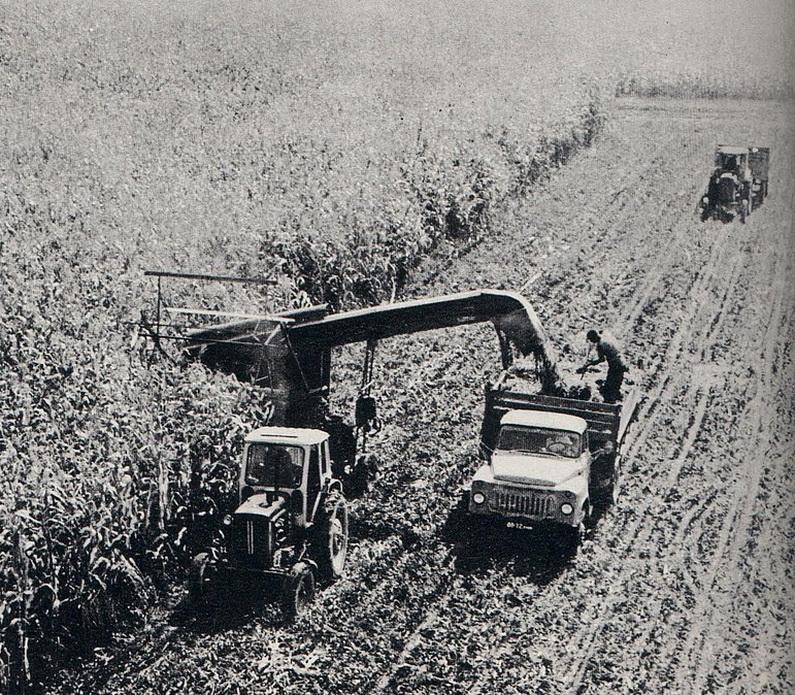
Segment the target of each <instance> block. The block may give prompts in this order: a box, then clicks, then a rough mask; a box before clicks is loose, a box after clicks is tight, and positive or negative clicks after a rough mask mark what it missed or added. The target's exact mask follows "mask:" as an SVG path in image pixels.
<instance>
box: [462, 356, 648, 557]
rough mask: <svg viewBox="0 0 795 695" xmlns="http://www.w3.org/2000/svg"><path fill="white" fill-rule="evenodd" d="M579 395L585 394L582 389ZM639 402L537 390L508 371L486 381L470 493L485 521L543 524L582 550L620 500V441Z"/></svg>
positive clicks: (571, 548) (470, 503) (474, 513)
mask: <svg viewBox="0 0 795 695" xmlns="http://www.w3.org/2000/svg"><path fill="white" fill-rule="evenodd" d="M578 395H579V394H578ZM638 406H639V395H638V392H637V390H634V389H633V390H632V391H630V393H629V394H627V396H626V397H625V398H624V399H623V401H622V402H620V403H602V402H597V401H593V400H590V399H588V400H585V399H582V398H572V397H567V396H566V395H561V394H560V392H559V393H558V394H550V393H549V392H546V393H545V392H544V389H541V390H540V392H539V391H538V389H537V387H536V386H535V385H534V384H533V382H532V381H530V380H527V379H526V378H521V377H516V376H512V375H511V373H510V371H506V372H503V374H502V375H501V376H500V378H499V379H498V380H497V382H496V383H494V384H487V385H486V398H485V407H484V417H483V424H482V428H481V456H482V457H483V459H484V463H483V464H482V465H481V466H480V467H479V468H478V470H477V471H476V473H475V475H474V476H473V477H472V479H471V483H470V485H469V486H468V487H467V488H466V489H465V491H464V500H465V501H466V502H467V507H468V512H469V514H470V515H471V517H472V518H474V519H476V520H479V521H486V520H488V521H489V522H492V523H494V522H497V523H500V524H508V525H512V526H519V527H530V528H544V529H546V531H547V532H549V534H550V535H552V537H553V538H555V540H556V544H557V545H558V547H559V548H560V549H561V551H562V552H563V553H564V554H572V553H576V551H577V548H578V547H579V545H580V543H581V542H582V539H583V534H584V533H585V529H586V526H587V524H588V523H589V521H590V520H592V518H594V516H593V515H595V514H599V513H602V512H604V511H605V510H606V509H607V508H608V507H609V506H610V505H611V504H614V503H615V502H616V501H617V498H618V492H619V481H620V471H621V461H622V447H624V446H625V443H626V438H627V434H628V432H629V429H630V426H631V424H632V423H633V422H634V420H635V418H636V416H637V411H638Z"/></svg>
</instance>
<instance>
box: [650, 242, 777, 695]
mask: <svg viewBox="0 0 795 695" xmlns="http://www.w3.org/2000/svg"><path fill="white" fill-rule="evenodd" d="M774 241H777V240H774ZM757 243H758V244H759V245H764V244H765V242H764V240H762V241H759V242H757ZM766 248H768V249H771V250H772V251H773V252H774V253H775V251H776V244H775V243H772V244H770V245H769V246H767V247H766ZM735 265H736V264H735ZM767 265H768V267H775V268H776V273H775V275H776V276H777V277H779V278H780V277H781V270H780V268H781V267H782V264H781V263H778V264H777V265H774V264H767ZM775 284H776V283H774V285H775ZM778 284H779V285H780V282H779V283H778ZM776 299H777V301H776V302H775V303H774V309H773V314H772V316H771V318H770V320H769V321H768V322H767V323H766V324H765V325H767V327H768V330H767V332H766V336H765V338H766V341H767V342H766V343H765V346H766V349H765V351H764V355H763V359H762V362H763V363H764V364H766V365H771V366H770V367H769V368H768V370H767V372H768V374H770V373H773V372H775V371H776V368H777V367H776V363H775V361H774V359H773V357H774V354H773V353H774V352H775V349H776V342H775V339H776V334H775V332H774V331H775V330H776V329H777V328H778V327H779V324H780V320H779V319H780V307H781V295H780V294H779V295H778V296H777V298H776ZM727 301H728V298H727V295H724V297H723V299H722V302H721V305H722V309H721V313H720V314H719V315H718V320H716V321H715V322H713V325H712V327H711V330H710V334H713V335H714V334H717V333H718V330H719V329H720V328H721V326H722V324H723V322H724V319H725V317H726V312H725V311H723V308H725V306H726V303H727ZM746 304H747V302H746ZM704 354H705V350H702V356H703V355H704ZM752 407H753V404H751V405H749V406H747V407H746V410H745V411H744V414H743V416H744V415H745V414H747V413H748V412H749V409H750V408H752ZM761 419H762V415H761V413H757V415H756V418H755V421H756V424H757V425H758V424H759V423H760V422H761ZM741 420H742V417H741ZM677 468H679V467H677ZM678 472H679V471H677V473H678ZM744 472H745V473H746V474H747V473H748V471H747V470H746V471H744ZM751 474H752V475H751V478H752V479H751V481H750V483H751V484H750V486H749V485H746V484H745V482H744V479H743V481H740V482H735V483H734V484H735V487H734V502H733V504H732V506H731V508H730V513H729V514H726V515H724V516H723V519H724V524H723V527H722V528H721V531H720V538H719V543H718V547H717V550H716V551H714V552H713V555H714V557H715V558H716V559H715V560H714V561H713V563H712V566H711V567H710V569H709V570H708V572H707V573H706V581H705V582H704V581H703V579H702V582H700V583H701V584H702V586H701V587H699V588H698V590H697V589H696V587H695V586H694V584H693V583H692V582H691V581H688V582H687V583H688V585H689V587H690V589H691V592H692V593H693V594H694V595H696V596H697V597H701V598H700V600H699V604H701V606H704V605H711V601H710V600H709V598H710V597H709V596H706V597H705V596H704V591H707V592H709V591H711V589H712V585H713V583H714V580H715V576H716V572H717V565H718V563H719V562H720V560H721V558H722V557H723V555H724V553H725V552H726V551H728V550H730V551H731V555H732V556H734V555H736V552H737V551H736V549H737V548H738V547H739V546H740V543H741V541H742V539H743V536H742V535H741V534H737V533H733V534H730V533H729V531H730V529H731V531H733V532H734V531H736V530H737V529H738V527H739V529H740V530H742V531H746V530H747V528H748V520H749V519H750V511H748V507H749V505H746V504H743V501H744V500H748V499H753V498H754V496H755V494H756V489H757V486H758V476H759V473H758V469H757V468H754V467H753V466H752V467H751ZM741 483H742V484H741ZM738 509H743V510H744V511H743V513H742V516H743V517H744V519H743V520H741V521H740V522H739V523H738V522H737V521H736V519H735V516H736V511H737V510H738ZM703 511H704V510H698V513H696V511H695V510H691V513H690V514H687V515H685V517H684V518H683V520H682V522H681V526H680V528H679V530H678V531H677V541H681V540H683V539H684V537H685V535H686V534H687V533H688V531H689V529H688V526H689V524H690V523H691V522H692V521H693V520H694V519H695V518H697V517H699V516H701V515H702V513H703ZM674 545H678V543H675V544H674ZM703 584H705V585H706V587H704V586H703ZM705 627H706V629H707V630H708V629H709V628H710V627H711V623H710V622H709V621H707V622H706V625H705ZM647 633H648V630H647V632H646V634H647ZM691 634H692V631H691ZM644 637H645V634H644ZM639 642H641V643H642V642H645V640H644V639H641V640H639ZM705 642H709V632H705V633H704V636H703V639H702V640H701V643H702V646H703V643H705ZM692 651H693V650H691V652H692ZM694 653H695V654H697V655H698V657H699V659H700V660H702V661H703V658H702V655H703V654H704V650H703V649H700V648H696V649H695V651H694ZM688 656H692V654H689V655H688ZM661 661H663V662H665V661H666V655H665V654H663V655H661ZM692 665H693V664H692V659H691V661H690V662H689V663H685V665H684V666H683V667H682V669H681V671H680V672H679V673H680V681H681V682H680V683H679V684H678V685H680V686H682V685H683V683H684V682H686V681H687V679H688V678H689V677H690V676H692V673H691V669H692ZM702 681H703V678H702ZM701 685H703V682H701V684H700V685H697V686H696V687H695V688H694V690H693V692H701V690H700V689H699V688H700V687H701Z"/></svg>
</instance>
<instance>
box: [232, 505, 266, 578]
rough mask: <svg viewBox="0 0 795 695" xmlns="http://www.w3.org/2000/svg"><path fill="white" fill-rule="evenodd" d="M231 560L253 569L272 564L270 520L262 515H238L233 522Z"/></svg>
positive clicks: (264, 567)
mask: <svg viewBox="0 0 795 695" xmlns="http://www.w3.org/2000/svg"><path fill="white" fill-rule="evenodd" d="M228 548H229V555H230V560H231V561H232V562H233V563H234V564H236V565H240V566H244V567H249V568H251V569H267V568H268V567H269V566H270V564H271V558H270V555H271V543H270V522H269V521H268V519H267V518H264V517H260V516H244V515H240V516H236V517H235V518H234V520H233V522H232V536H231V543H230V544H229V546H228Z"/></svg>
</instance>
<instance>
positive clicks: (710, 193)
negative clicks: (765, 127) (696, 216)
mask: <svg viewBox="0 0 795 695" xmlns="http://www.w3.org/2000/svg"><path fill="white" fill-rule="evenodd" d="M769 164H770V148H769V147H734V146H729V145H718V148H717V150H716V151H715V168H714V170H713V172H712V175H711V176H710V179H709V184H708V185H707V191H706V193H705V195H704V196H703V197H702V199H701V202H700V204H699V207H700V209H701V220H702V221H706V220H708V219H719V220H721V221H723V222H728V221H731V220H732V219H734V218H735V217H738V218H739V220H740V222H745V220H746V218H747V217H748V215H749V214H750V213H751V211H752V210H754V209H755V208H757V207H759V206H760V205H761V204H762V202H763V201H764V199H765V198H766V197H767V183H768V169H769Z"/></svg>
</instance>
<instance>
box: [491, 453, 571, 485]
mask: <svg viewBox="0 0 795 695" xmlns="http://www.w3.org/2000/svg"><path fill="white" fill-rule="evenodd" d="M491 468H492V471H493V472H494V479H495V480H504V481H508V482H512V483H524V484H525V485H540V486H543V487H556V486H557V485H560V484H561V483H565V482H566V481H567V480H571V479H572V478H576V477H578V476H581V475H583V474H584V473H585V459H584V458H583V457H580V458H577V459H560V458H550V457H549V456H524V455H517V454H495V455H494V456H492V459H491Z"/></svg>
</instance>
